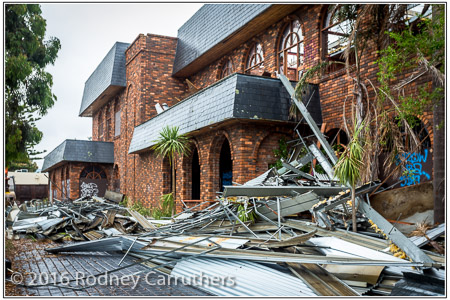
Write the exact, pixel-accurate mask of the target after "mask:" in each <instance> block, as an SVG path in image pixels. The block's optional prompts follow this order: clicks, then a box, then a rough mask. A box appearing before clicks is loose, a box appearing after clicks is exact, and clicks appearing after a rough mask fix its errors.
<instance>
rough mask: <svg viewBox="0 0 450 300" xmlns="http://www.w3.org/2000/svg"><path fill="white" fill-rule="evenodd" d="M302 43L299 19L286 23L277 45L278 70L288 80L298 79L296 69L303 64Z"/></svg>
mask: <svg viewBox="0 0 450 300" xmlns="http://www.w3.org/2000/svg"><path fill="white" fill-rule="evenodd" d="M303 56H304V45H303V32H302V28H301V25H300V21H299V20H297V19H293V20H290V21H289V23H288V24H286V26H285V28H284V31H283V34H282V36H281V39H280V44H279V46H278V67H279V68H278V70H279V71H280V73H283V74H285V75H286V77H287V78H289V79H290V80H298V69H299V67H300V66H301V65H302V64H303Z"/></svg>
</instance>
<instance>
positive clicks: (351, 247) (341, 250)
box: [309, 237, 406, 262]
mask: <svg viewBox="0 0 450 300" xmlns="http://www.w3.org/2000/svg"><path fill="white" fill-rule="evenodd" d="M309 241H310V242H311V243H313V244H314V245H316V246H320V247H330V248H319V249H318V250H319V251H321V252H323V253H324V254H326V255H331V256H334V257H339V256H341V257H349V258H351V257H355V258H356V257H358V258H368V259H373V260H383V261H391V260H392V261H399V262H402V261H403V262H406V260H403V259H400V258H398V257H395V256H392V255H389V254H387V253H383V252H380V251H375V250H372V249H370V248H367V247H363V246H360V245H357V244H354V243H350V242H347V241H344V240H341V239H339V238H336V237H319V238H311V239H309Z"/></svg>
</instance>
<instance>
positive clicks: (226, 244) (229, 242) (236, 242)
mask: <svg viewBox="0 0 450 300" xmlns="http://www.w3.org/2000/svg"><path fill="white" fill-rule="evenodd" d="M204 238H205V237H204V236H171V237H166V238H164V239H161V240H158V241H156V242H154V243H152V245H153V246H165V244H166V243H165V241H172V242H179V243H183V244H193V243H195V242H197V241H199V240H201V239H204ZM210 239H211V241H214V243H217V244H219V245H220V246H221V247H222V248H226V249H237V248H239V247H241V246H242V245H244V244H245V243H247V242H248V241H249V240H247V239H235V238H231V237H211V238H210ZM169 244H170V243H169ZM195 245H196V246H208V247H215V245H214V244H213V243H211V242H210V241H208V240H205V241H201V242H198V243H195ZM172 246H173V244H172Z"/></svg>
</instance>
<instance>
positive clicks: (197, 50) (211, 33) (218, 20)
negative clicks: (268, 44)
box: [173, 4, 272, 74]
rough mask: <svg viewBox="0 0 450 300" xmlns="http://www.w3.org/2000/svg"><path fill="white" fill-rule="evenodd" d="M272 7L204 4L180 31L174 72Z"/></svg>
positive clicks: (265, 5) (264, 5) (267, 5)
mask: <svg viewBox="0 0 450 300" xmlns="http://www.w3.org/2000/svg"><path fill="white" fill-rule="evenodd" d="M271 5H272V4H205V5H203V6H202V7H201V8H200V9H199V10H198V11H197V12H196V13H195V14H194V15H193V16H192V17H191V18H190V19H189V20H188V21H187V22H186V23H185V24H184V25H183V26H181V27H180V29H178V44H177V51H176V55H175V62H174V65H173V73H174V74H175V73H177V72H178V71H179V70H181V69H183V68H184V67H186V66H187V65H188V64H190V63H191V62H193V61H194V60H195V59H196V58H198V57H200V56H201V55H202V54H203V53H205V52H206V51H208V50H209V49H211V48H212V47H213V46H215V45H216V44H218V43H220V42H222V41H223V40H225V39H226V38H227V37H229V36H230V35H231V34H233V33H234V32H236V31H237V30H239V29H240V28H242V27H243V26H244V25H246V24H247V23H248V22H249V21H251V20H252V19H254V18H255V17H256V16H258V15H259V14H261V13H262V12H264V11H265V10H266V9H268V8H269V7H270V6H271Z"/></svg>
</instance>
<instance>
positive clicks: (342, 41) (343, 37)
mask: <svg viewBox="0 0 450 300" xmlns="http://www.w3.org/2000/svg"><path fill="white" fill-rule="evenodd" d="M350 9H353V10H354V9H356V6H355V5H349V6H347V7H344V6H342V5H330V6H328V9H327V12H326V16H325V18H324V23H323V27H322V46H323V47H322V58H323V59H329V60H343V56H342V54H343V53H344V50H345V48H346V47H347V43H348V37H349V35H350V34H351V32H352V29H353V23H354V18H351V19H348V17H349V16H351V15H353V16H355V17H356V11H350Z"/></svg>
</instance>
